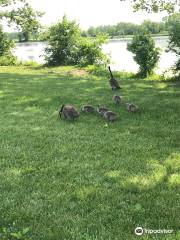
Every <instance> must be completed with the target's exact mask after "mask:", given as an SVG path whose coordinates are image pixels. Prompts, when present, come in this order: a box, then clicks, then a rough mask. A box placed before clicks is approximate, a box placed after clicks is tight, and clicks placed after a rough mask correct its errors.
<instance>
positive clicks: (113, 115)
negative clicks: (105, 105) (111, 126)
mask: <svg viewBox="0 0 180 240" xmlns="http://www.w3.org/2000/svg"><path fill="white" fill-rule="evenodd" d="M103 117H104V118H105V119H106V120H108V121H111V122H113V121H115V120H116V119H117V114H116V113H115V112H112V111H107V112H105V113H104V115H103Z"/></svg>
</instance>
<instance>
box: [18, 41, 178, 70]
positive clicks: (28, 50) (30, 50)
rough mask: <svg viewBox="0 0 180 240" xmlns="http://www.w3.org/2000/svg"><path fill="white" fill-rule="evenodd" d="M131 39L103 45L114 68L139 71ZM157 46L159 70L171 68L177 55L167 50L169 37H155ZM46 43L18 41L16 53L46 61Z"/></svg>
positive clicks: (26, 59)
mask: <svg viewBox="0 0 180 240" xmlns="http://www.w3.org/2000/svg"><path fill="white" fill-rule="evenodd" d="M130 41H131V39H120V40H110V41H109V42H108V43H107V44H105V45H104V46H103V50H104V52H105V53H108V54H110V55H111V61H112V68H113V70H119V71H132V72H137V70H138V65H137V64H136V63H135V61H134V60H133V55H132V53H131V52H129V51H127V44H128V43H129V42H130ZM155 41H156V46H157V47H160V48H161V58H160V61H159V66H158V69H157V72H159V73H160V72H163V71H165V70H167V69H168V68H170V67H171V66H172V65H173V64H174V62H175V60H176V55H175V54H173V53H171V52H169V53H167V52H166V49H167V46H168V38H167V37H159V38H155ZM45 46H46V43H41V42H34V43H33V42H32V43H18V44H17V45H16V49H15V55H16V56H17V57H18V58H19V59H20V60H22V61H29V60H33V61H36V62H38V63H44V57H43V54H44V48H45Z"/></svg>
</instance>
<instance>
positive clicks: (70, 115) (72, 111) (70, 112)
mask: <svg viewBox="0 0 180 240" xmlns="http://www.w3.org/2000/svg"><path fill="white" fill-rule="evenodd" d="M59 116H60V118H62V116H63V117H64V118H65V119H68V120H74V119H75V118H78V117H79V113H78V111H77V110H76V108H75V107H74V106H71V105H64V104H63V105H62V106H61V109H60V110H59Z"/></svg>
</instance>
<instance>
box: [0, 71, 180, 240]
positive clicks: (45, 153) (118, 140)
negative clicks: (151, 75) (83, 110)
mask: <svg viewBox="0 0 180 240" xmlns="http://www.w3.org/2000/svg"><path fill="white" fill-rule="evenodd" d="M0 85H1V92H0V94H2V98H1V102H0V106H1V108H2V109H3V113H2V114H1V117H0V128H1V136H0V140H2V144H1V145H0V157H1V159H2V160H1V163H0V167H1V169H2V171H1V174H0V181H1V203H0V207H1V208H0V209H3V210H2V212H1V216H0V222H1V223H2V224H3V225H7V224H9V223H10V222H13V221H14V222H16V224H17V225H19V226H26V225H27V224H28V226H30V228H31V232H32V235H33V237H34V239H39V240H41V239H43V240H49V239H73V238H74V239H78V240H79V239H88V238H89V239H93V240H95V239H103V240H107V239H114V240H117V239H118V240H119V239H131V237H132V236H133V231H134V229H135V227H137V226H143V227H147V228H152V229H158V228H162V229H173V230H174V231H178V230H179V221H178V218H179V207H180V206H179V196H180V192H179V171H180V166H179V149H180V146H179V143H180V137H179V136H180V135H179V130H180V129H179V126H180V124H179V111H178V109H179V108H180V106H179V104H180V103H179V101H178V96H179V92H178V89H174V88H167V87H166V84H164V83H159V82H158V83H149V82H146V81H142V80H133V79H124V80H122V87H123V89H122V91H120V92H116V93H120V94H121V95H122V96H123V101H124V102H126V101H128V102H129V101H130V102H134V103H136V104H137V105H139V106H140V109H141V111H140V113H137V114H130V113H128V112H126V110H125V109H124V106H121V107H117V106H114V104H113V102H112V96H113V95H114V94H116V93H115V92H112V91H111V90H110V88H109V85H108V81H107V79H106V78H104V77H97V76H90V75H88V76H83V77H73V76H69V75H64V76H63V75H62V76H59V75H56V74H53V75H52V74H50V75H46V74H44V73H37V74H35V73H34V72H33V74H24V73H22V74H18V73H3V74H1V75H0ZM62 103H70V104H73V105H75V106H77V108H78V109H80V107H81V106H82V105H83V104H87V103H88V104H94V105H95V106H96V105H97V104H102V105H106V106H108V107H109V108H110V109H112V110H114V111H116V112H118V114H119V120H118V121H117V122H115V123H107V122H105V121H104V119H102V118H100V117H99V116H98V115H96V114H94V115H88V116H87V115H86V114H83V115H81V117H80V118H79V119H78V120H77V121H75V122H66V121H60V120H59V117H58V112H57V110H58V107H59V106H60V105H61V104H62ZM59 226H63V227H62V228H61V227H59ZM64 226H67V228H66V229H65V230H64V228H65V227H64ZM49 229H53V231H50V230H49ZM84 236H87V237H86V238H85V237H84ZM162 238H163V237H162ZM132 239H133V238H132ZM147 239H148V238H147ZM149 239H150V238H149ZM172 239H173V238H172Z"/></svg>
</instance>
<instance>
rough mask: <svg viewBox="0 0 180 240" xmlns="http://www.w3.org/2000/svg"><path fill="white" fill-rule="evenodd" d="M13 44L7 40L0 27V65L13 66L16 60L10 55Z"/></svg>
mask: <svg viewBox="0 0 180 240" xmlns="http://www.w3.org/2000/svg"><path fill="white" fill-rule="evenodd" d="M13 47H14V43H13V42H12V41H11V40H9V39H8V38H7V36H6V34H5V33H4V32H3V30H2V26H0V65H13V64H14V63H15V61H16V58H15V57H14V56H13V55H12V53H11V50H12V48H13Z"/></svg>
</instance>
